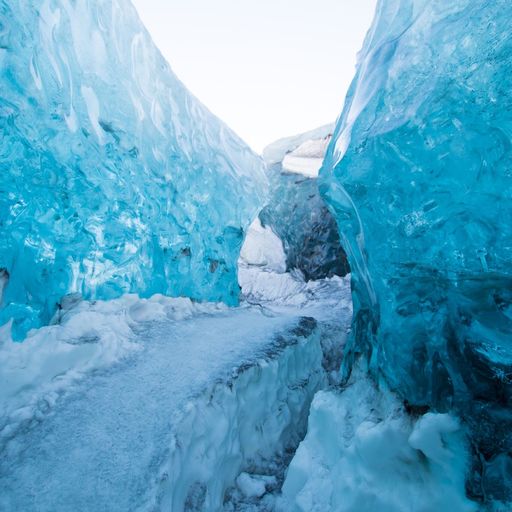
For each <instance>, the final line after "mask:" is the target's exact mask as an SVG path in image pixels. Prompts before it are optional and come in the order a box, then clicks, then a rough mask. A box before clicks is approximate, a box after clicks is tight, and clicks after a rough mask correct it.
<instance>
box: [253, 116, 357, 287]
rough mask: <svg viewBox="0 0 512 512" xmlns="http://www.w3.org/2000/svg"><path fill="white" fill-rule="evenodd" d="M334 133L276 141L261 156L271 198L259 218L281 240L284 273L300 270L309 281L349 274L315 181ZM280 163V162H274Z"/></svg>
mask: <svg viewBox="0 0 512 512" xmlns="http://www.w3.org/2000/svg"><path fill="white" fill-rule="evenodd" d="M332 131H333V130H332V126H331V125H327V126H324V127H321V128H318V129H316V130H313V131H311V132H307V133H306V134H303V135H297V136H295V137H290V138H287V139H283V140H280V141H277V142H275V143H274V144H271V145H270V146H268V148H266V149H265V150H264V151H263V154H264V157H265V159H266V163H267V165H268V166H269V169H268V176H269V181H270V189H271V192H270V199H269V202H268V204H267V205H266V206H265V207H264V208H263V210H262V211H261V212H260V214H259V218H260V221H261V223H262V225H263V226H264V227H266V228H271V229H272V231H273V232H274V233H275V234H276V235H277V236H278V237H279V238H280V239H281V241H282V243H283V248H284V251H285V254H286V269H287V270H288V271H291V270H299V271H300V272H302V273H303V274H304V277H305V278H306V280H310V279H315V280H316V279H322V278H325V277H332V276H334V275H339V276H344V275H346V274H347V273H348V272H349V267H348V264H347V258H346V256H345V253H344V252H343V249H342V248H341V245H340V238H339V235H338V230H337V227H336V222H335V220H334V217H333V216H332V214H331V212H330V211H329V210H328V209H327V206H326V205H325V203H324V201H323V199H322V198H321V197H320V194H319V191H318V182H317V179H316V175H317V174H318V170H319V168H320V166H321V163H322V161H323V157H324V154H325V149H326V145H327V143H328V141H329V138H330V134H331V133H332ZM286 148H288V149H286ZM278 158H281V161H279V162H276V161H275V160H276V159H278ZM287 159H288V160H289V161H291V164H290V163H288V165H290V167H289V168H288V167H286V163H287ZM304 175H305V176H304Z"/></svg>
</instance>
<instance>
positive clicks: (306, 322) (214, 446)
mask: <svg viewBox="0 0 512 512" xmlns="http://www.w3.org/2000/svg"><path fill="white" fill-rule="evenodd" d="M254 268H255V269H256V270H257V271H258V272H259V273H261V274H268V275H269V276H270V278H272V276H273V277H274V278H277V279H278V278H279V277H278V276H283V275H286V274H280V273H277V272H275V271H272V270H270V269H264V268H262V267H258V266H257V267H254ZM246 270H247V269H246ZM241 272H242V271H241ZM253 277H254V276H253ZM291 279H292V281H296V283H295V285H294V286H295V288H293V289H294V290H295V291H294V292H290V289H289V288H287V289H286V293H283V295H281V296H277V295H274V296H272V297H266V295H265V291H264V287H263V289H260V296H259V299H260V303H259V304H257V305H254V306H250V305H249V303H248V302H247V300H244V302H243V305H242V306H241V307H239V308H236V309H232V308H228V307H226V306H225V305H222V304H212V303H203V304H197V303H193V302H191V301H190V300H189V299H172V298H167V297H163V296H159V295H157V296H154V297H152V298H151V299H139V298H138V297H136V296H134V295H129V296H124V297H122V298H120V299H117V300H114V301H108V302H101V301H98V302H96V303H92V304H91V303H88V302H85V301H83V302H78V303H75V304H70V305H69V309H66V310H63V311H61V313H60V315H59V317H58V318H56V319H55V321H58V322H59V323H58V324H56V325H52V326H49V327H44V328H41V329H39V330H37V331H33V332H32V333H31V335H30V336H29V338H27V340H26V341H25V342H24V343H21V344H19V343H12V342H10V341H9V340H7V339H4V343H3V346H2V348H1V349H0V362H1V365H0V384H1V386H0V405H1V407H2V410H1V412H2V414H1V416H0V453H1V456H0V488H1V489H2V493H0V510H6V511H7V510H9V511H10V510H23V511H24V512H30V511H36V510H52V511H55V512H59V511H63V512H64V511H65V512H67V511H68V510H74V511H77V512H80V511H90V510H92V509H93V510H95V511H98V512H99V511H106V512H107V511H108V512H112V511H113V510H123V511H127V510H154V509H155V508H156V509H157V510H173V511H177V512H179V511H181V510H184V509H187V510H196V509H197V510H204V511H210V510H219V509H220V508H221V506H222V501H223V497H224V494H225V493H226V492H227V491H228V490H229V489H231V491H230V493H231V494H230V496H232V499H231V501H229V502H227V505H226V507H227V508H226V510H233V509H232V508H229V507H230V506H233V507H235V508H234V510H237V509H238V507H239V506H240V503H246V502H249V503H253V502H254V500H256V501H262V502H263V501H265V502H269V503H273V498H272V496H271V494H269V493H272V492H275V491H276V489H277V487H278V482H277V480H276V476H275V475H277V476H278V478H279V479H280V482H282V473H283V469H284V467H283V466H282V465H281V464H282V462H280V461H286V460H288V455H287V454H288V453H290V450H294V449H295V447H296V446H297V444H298V443H299V441H300V439H302V437H303V436H304V434H305V432H306V425H307V416H308V411H309V405H310V402H311V400H312V398H313V396H314V394H315V392H316V391H318V390H319V389H321V388H323V387H324V386H325V385H326V384H327V382H328V380H329V379H330V378H331V376H330V374H329V372H333V373H336V371H335V370H336V369H338V368H339V364H340V359H339V357H340V354H341V348H342V343H343V342H344V338H345V333H346V330H347V328H348V325H349V322H350V315H351V304H350V292H349V280H348V279H345V280H341V279H338V280H336V279H334V280H327V281H325V282H321V281H320V282H318V283H316V286H314V283H313V282H310V283H307V284H306V283H304V282H303V281H301V280H300V279H299V278H296V277H293V276H291ZM265 282H266V283H267V284H268V281H265ZM289 286H291V285H290V283H289ZM269 287H270V289H274V287H273V286H271V285H270V286H269ZM245 293H248V292H247V290H246V291H245V292H244V297H245ZM294 294H295V295H299V297H298V298H293V295H294ZM305 315H306V316H308V317H309V318H303V317H304V316H305ZM333 324H335V325H336V328H335V329H331V328H329V327H330V326H331V325H333ZM4 334H5V333H4ZM262 492H263V493H264V494H265V496H264V497H263V498H261V500H260V497H258V495H260V494H261V493H262Z"/></svg>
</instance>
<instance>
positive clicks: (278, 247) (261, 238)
mask: <svg viewBox="0 0 512 512" xmlns="http://www.w3.org/2000/svg"><path fill="white" fill-rule="evenodd" d="M238 265H239V267H240V266H245V267H247V266H255V267H262V268H266V269H268V270H272V271H274V272H278V273H282V272H286V255H285V253H284V248H283V242H281V239H280V238H279V237H278V236H277V235H276V234H275V233H274V232H273V231H272V229H271V228H270V227H263V226H262V225H261V222H260V219H259V218H258V217H256V219H255V220H254V221H253V222H252V224H251V225H250V226H249V229H248V230H247V234H246V236H245V240H244V243H243V245H242V250H241V251H240V258H239V260H238Z"/></svg>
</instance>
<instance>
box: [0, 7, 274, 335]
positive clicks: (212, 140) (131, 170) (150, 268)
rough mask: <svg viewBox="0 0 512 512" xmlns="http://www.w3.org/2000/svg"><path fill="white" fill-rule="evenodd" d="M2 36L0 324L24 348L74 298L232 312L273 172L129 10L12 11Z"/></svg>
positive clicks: (4, 16)
mask: <svg viewBox="0 0 512 512" xmlns="http://www.w3.org/2000/svg"><path fill="white" fill-rule="evenodd" d="M0 27H1V29H0V131H1V134H2V137H1V139H0V171H1V178H0V180H1V189H2V193H1V194H0V226H1V228H0V268H2V269H4V270H2V286H1V290H2V292H3V293H2V295H3V307H2V310H1V313H0V321H1V323H4V322H6V321H7V320H8V319H10V318H14V325H13V328H14V332H15V335H17V336H19V335H22V334H23V333H24V332H26V331H28V329H30V328H31V327H34V326H39V325H41V324H45V323H47V322H48V321H49V320H50V318H51V317H52V316H53V314H54V313H55V309H56V305H57V303H58V302H59V301H60V299H61V297H62V296H64V295H65V294H68V293H74V292H78V293H81V294H82V295H83V296H84V297H85V298H100V299H111V298H115V297H118V296H120V295H122V294H123V293H127V292H130V293H132V292H133V293H138V294H140V295H142V296H145V297H149V296H151V295H153V294H155V293H164V294H167V295H172V296H188V297H192V298H194V299H200V300H215V301H217V300H222V301H225V302H227V303H229V304H235V303H237V301H238V292H239V288H238V284H237V281H236V261H237V258H238V254H239V250H240V246H241V243H242V240H243V235H244V229H245V228H246V226H247V225H248V224H249V223H250V221H251V220H252V219H253V218H254V216H255V215H256V213H257V211H258V210H259V209H260V208H261V205H262V204H263V197H264V192H263V191H264V189H266V177H265V172H264V166H263V164H262V162H261V160H260V158H259V157H257V156H256V155H254V154H253V153H252V152H251V151H250V149H249V148H248V147H247V146H246V145H245V144H244V143H243V142H242V141H241V140H240V139H239V138H238V137H237V136H236V135H235V134H233V133H232V132H231V131H230V130H229V129H228V128H227V127H226V126H225V125H224V124H223V123H222V122H221V121H219V120H218V119H217V118H216V117H214V116H213V115H212V114H211V113H210V112H209V111H208V110H207V109H206V108H205V107H204V106H203V105H202V104H201V103H199V102H198V101H197V100H196V99H195V98H194V97H193V96H192V95H191V94H190V93H189V92H188V91H187V90H186V88H185V87H184V86H183V84H181V82H180V81H179V80H178V79H177V78H176V77H175V75H174V74H173V72H172V71H171V69H170V68H169V65H168V64H167V63H166V61H165V60H164V58H163V57H162V55H161V54H160V52H159V51H158V49H157V48H156V47H155V46H154V44H153V42H152V40H151V38H150V36H149V34H148V33H147V31H146V30H145V28H144V27H143V25H142V24H141V22H140V21H139V18H138V16H137V13H136V11H135V9H134V7H133V6H132V4H131V2H130V1H128V0H113V1H110V0H99V1H97V2H88V1H85V0H78V1H76V2H70V1H68V0H41V1H33V0H30V1H23V2H5V1H4V2H1V3H0ZM6 271H7V272H6ZM7 276H8V283H7V284H6V286H4V284H5V282H6V281H7V279H3V278H4V277H7Z"/></svg>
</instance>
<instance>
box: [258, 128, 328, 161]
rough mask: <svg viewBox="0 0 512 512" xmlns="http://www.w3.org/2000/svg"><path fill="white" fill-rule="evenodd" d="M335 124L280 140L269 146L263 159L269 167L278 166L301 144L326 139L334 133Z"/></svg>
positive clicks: (264, 152)
mask: <svg viewBox="0 0 512 512" xmlns="http://www.w3.org/2000/svg"><path fill="white" fill-rule="evenodd" d="M334 127H335V125H334V123H330V124H326V125H324V126H320V127H319V128H315V129H314V130H311V131H309V132H305V133H300V134H299V135H293V136H292V137H285V138H283V139H279V140H277V141H276V142H273V143H272V144H269V145H268V146H267V147H266V148H265V149H264V150H263V159H264V160H265V162H266V163H267V164H268V165H272V164H278V163H280V162H282V161H283V159H284V157H285V156H286V155H287V154H288V153H291V152H292V151H294V150H295V149H297V148H298V147H299V146H300V145H301V144H303V143H304V142H306V141H310V140H317V139H324V138H326V137H328V136H329V135H332V133H333V132H334Z"/></svg>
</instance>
